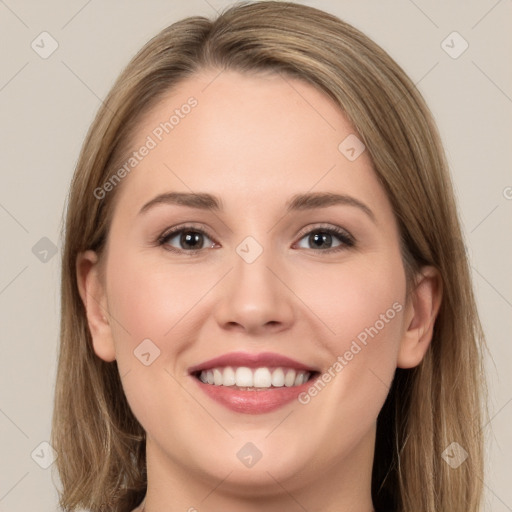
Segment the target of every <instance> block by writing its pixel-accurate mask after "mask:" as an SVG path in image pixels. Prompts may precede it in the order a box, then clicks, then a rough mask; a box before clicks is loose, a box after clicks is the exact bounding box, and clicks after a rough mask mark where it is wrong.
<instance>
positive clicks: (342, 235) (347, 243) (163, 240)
mask: <svg viewBox="0 0 512 512" xmlns="http://www.w3.org/2000/svg"><path fill="white" fill-rule="evenodd" d="M187 231H188V232H191V233H199V234H202V235H206V236H207V237H208V238H209V239H210V240H212V241H213V242H214V243H217V242H216V241H215V238H214V237H213V236H211V235H210V234H209V233H208V231H206V230H204V229H202V228H196V227H194V226H190V225H188V226H187V225H185V226H178V227H176V228H173V229H172V230H170V231H166V232H164V233H163V234H162V235H160V236H159V237H158V239H157V240H156V243H157V245H158V246H165V245H166V244H167V242H168V241H169V240H171V239H172V238H174V236H175V235H176V234H179V233H182V232H187ZM313 233H324V234H328V235H335V236H336V237H337V238H338V239H339V240H340V242H341V244H340V245H338V246H336V247H332V248H330V249H318V250H316V249H308V250H310V251H315V252H323V253H328V254H333V253H337V252H339V251H343V250H347V249H350V248H352V247H354V246H355V245H356V240H355V238H354V237H353V236H352V235H351V234H350V233H348V232H347V231H345V230H344V229H341V228H339V227H336V226H321V225H320V226H317V227H315V228H313V229H310V230H309V231H306V232H304V233H300V235H299V236H300V238H299V239H298V241H299V242H300V241H301V240H302V239H303V238H304V237H305V236H307V235H311V234H313ZM164 248H165V250H167V251H171V252H174V253H178V254H183V253H185V254H188V255H189V256H194V255H196V254H198V253H199V252H201V251H203V250H204V249H191V250H189V251H186V250H184V249H176V248H175V247H172V246H170V245H169V246H166V247H164Z"/></svg>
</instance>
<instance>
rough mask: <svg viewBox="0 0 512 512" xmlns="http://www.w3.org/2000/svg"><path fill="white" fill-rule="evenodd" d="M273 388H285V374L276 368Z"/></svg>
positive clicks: (273, 375)
mask: <svg viewBox="0 0 512 512" xmlns="http://www.w3.org/2000/svg"><path fill="white" fill-rule="evenodd" d="M272 386H274V387H276V388H282V387H283V386H284V372H283V369H282V368H276V369H275V370H274V371H273V372H272Z"/></svg>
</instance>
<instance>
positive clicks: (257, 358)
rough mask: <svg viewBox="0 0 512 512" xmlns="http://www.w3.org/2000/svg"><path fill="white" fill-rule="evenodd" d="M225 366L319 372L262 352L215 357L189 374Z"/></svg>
mask: <svg viewBox="0 0 512 512" xmlns="http://www.w3.org/2000/svg"><path fill="white" fill-rule="evenodd" d="M223 366H235V367H239V366H246V367H248V368H261V367H272V366H276V367H277V366H280V367H285V368H294V369H296V370H304V371H308V372H316V371H318V370H317V369H316V368H313V367H312V366H309V365H307V364H304V363H301V362H299V361H296V360H295V359H292V358H290V357H287V356H283V355H281V354H275V353H273V352H260V353H259V354H251V353H248V352H230V353H228V354H224V355H222V356H219V357H214V358H213V359H209V360H208V361H204V362H202V363H199V364H197V365H195V366H191V367H190V368H189V369H188V371H189V373H191V374H192V373H196V372H199V371H201V370H210V369H212V368H218V367H223Z"/></svg>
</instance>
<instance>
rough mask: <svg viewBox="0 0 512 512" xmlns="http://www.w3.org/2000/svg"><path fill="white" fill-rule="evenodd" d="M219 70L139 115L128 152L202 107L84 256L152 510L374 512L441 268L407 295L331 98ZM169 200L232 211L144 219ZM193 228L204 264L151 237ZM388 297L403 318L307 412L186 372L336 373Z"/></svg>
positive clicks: (380, 212)
mask: <svg viewBox="0 0 512 512" xmlns="http://www.w3.org/2000/svg"><path fill="white" fill-rule="evenodd" d="M218 73H219V71H218V70H206V71H203V72H201V73H200V74H197V75H195V76H194V77H192V78H189V79H187V80H186V81H184V82H182V83H181V84H180V85H179V87H177V88H175V89H173V90H172V91H170V92H169V93H168V94H167V95H166V96H165V97H164V98H163V99H162V100H161V101H160V103H159V104H158V105H157V106H156V107H154V108H153V109H152V110H151V111H150V112H148V113H147V115H146V116H145V117H144V118H143V119H142V121H141V122H140V124H139V127H138V129H137V132H136V134H135V137H134V141H133V142H134V143H133V147H134V149H135V148H139V147H140V146H141V145H142V144H143V143H144V141H145V140H146V137H147V136H148V135H150V134H151V133H152V131H153V130H154V128H155V127H156V126H158V125H159V123H161V122H162V121H164V120H166V119H168V117H169V114H168V113H169V112H172V111H173V110H174V109H175V108H179V107H180V105H182V104H184V103H186V101H187V99H188V98H189V97H190V96H194V97H195V98H196V99H197V101H198V105H197V107H195V108H194V109H193V110H192V111H191V112H190V114H188V115H187V116H185V117H184V118H183V119H181V120H180V123H179V125H177V126H176V127H175V129H174V130H173V131H172V132H171V133H169V134H168V135H166V136H165V138H164V139H163V140H162V141H161V142H160V143H159V144H158V146H157V147H156V148H155V149H153V150H151V151H150V153H149V154H148V155H147V156H146V157H145V158H144V159H143V161H142V162H141V163H140V164H139V165H138V166H137V167H136V168H135V169H134V170H133V171H131V173H130V174H129V175H128V176H127V177H125V178H124V180H123V182H122V185H120V189H119V190H117V193H118V194H119V195H118V197H117V203H116V207H115V211H114V216H113V220H112V225H111V229H110V232H109V237H108V241H107V250H106V253H105V254H104V256H103V259H102V260H98V258H97V255H96V254H95V253H94V252H92V251H86V252H84V253H83V254H81V255H80V256H79V258H78V259H77V274H78V279H79V287H80V293H81V296H82V298H83V301H84V304H85V305H86V310H87V317H88V321H89V326H90V329H91V333H92V337H93V344H94V350H95V353H96V354H97V355H98V357H100V358H102V359H104V360H105V361H113V360H117V364H118V366H119V371H120V375H121V378H122V382H123V387H124V391H125V393H126V396H127V399H128V402H129V404H130V406H131V408H132V410H133V412H134V414H135V416H136V417H137V419H138V420H139V421H140V423H141V424H142V426H143V427H144V429H145V431H146V432H147V462H148V491H147V495H146V504H145V507H146V509H145V510H146V512H154V511H157V510H169V511H171V510H172V511H178V510H194V509H193V508H191V507H194V508H195V509H197V510H199V511H201V512H203V511H205V512H207V511H209V512H213V511H218V510H222V511H224V512H235V511H244V512H252V511H256V510H258V511H260V510H262V509H264V510H266V511H269V512H274V511H275V512H277V511H280V512H282V511H290V512H293V511H300V510H304V509H306V510H308V511H311V512H313V511H322V512H330V511H337V512H339V511H341V510H342V511H344V512H348V511H350V512H370V511H372V510H373V506H372V500H371V492H370V489H371V487H370V485H371V470H372V463H373V454H374V446H375V434H376V419H377V416H378V413H379V411H380V409H381V407H382V405H383V403H384V401H385V398H386V396H387V393H388V389H389V386H390V385H391V382H392V379H393V375H394V371H395V369H396V368H397V367H402V368H411V367H413V366H416V365H418V364H419V363H420V362H421V360H422V358H423V356H424V354H425V352H426V350H427V348H428V346H429V343H430V341H431V338H432V329H433V325H434V321H435V317H436V315H437V312H438V309H439V304H440V300H441V287H440V280H439V275H438V273H437V272H436V271H435V270H434V269H433V268H431V267H424V268H423V269H422V273H421V275H418V285H417V286H416V288H415V289H414V290H413V292H412V293H411V294H410V295H409V296H408V297H407V296H406V281H405V273H404V267H403V264H402V260H401V255H400V250H399V233H398V228H397V223H396V220H395V217H394V213H393V210H392V207H391V204H390V202H389V200H388V198H387V196H386V194H385V192H384V189H383V188H382V186H381V185H380V184H379V182H378V180H377V177H376V175H375V172H374V170H373V168H372V162H371V160H370V158H369V155H368V153H367V152H366V151H365V152H363V153H362V154H361V155H360V156H359V157H358V158H357V159H356V160H355V161H353V162H351V161H349V160H348V159H347V158H345V156H344V155H343V154H342V153H341V152H340V151H339V150H338V145H339V144H340V142H341V141H343V140H344V139H345V138H346V137H347V136H348V135H349V134H353V133H355V130H354V129H353V127H352V126H351V125H350V124H349V122H348V121H347V120H346V118H345V117H344V115H343V114H342V112H341V111H340V110H339V108H337V107H336V105H335V104H334V103H333V102H332V101H331V100H330V99H329V98H328V97H327V96H325V95H324V94H323V93H321V92H319V91H318V90H316V89H315V88H313V87H312V86H310V85H308V84H306V83H303V82H301V81H299V80H297V79H290V78H286V79H284V78H283V77H280V76H277V75H272V74H258V75H255V74H251V75H247V74H239V73H236V72H233V71H224V72H222V73H221V74H220V75H219V76H217V75H218ZM215 77H216V78H215ZM170 191H176V192H190V191H194V192H207V193H211V194H214V195H216V196H219V197H220V198H221V200H222V204H223V206H224V211H223V212H215V213H214V212H211V211H202V210H198V209H193V208H190V207H184V206H180V205H169V204H160V205H158V206H156V207H154V208H152V209H150V210H148V211H147V212H146V213H145V214H142V215H139V214H138V212H139V210H140V209H141V207H142V206H143V205H144V204H145V203H146V202H148V201H149V200H151V199H152V198H153V197H155V196H156V195H158V194H161V193H163V192H170ZM305 192H332V193H339V194H347V195H350V196H352V197H354V198H357V199H358V200H359V201H361V202H363V203H365V204H366V205H367V206H368V207H369V208H371V210H372V211H373V213H374V216H375V222H374V221H372V219H371V218H370V217H369V216H368V215H367V214H365V213H364V212H363V211H362V210H361V209H359V208H356V207H354V206H349V205H334V206H330V207H327V208H316V209H313V210H305V211H297V212H293V213H292V214H287V213H286V211H285V203H286V201H287V200H288V199H289V198H290V197H291V196H292V195H294V194H298V193H305ZM190 222H193V223H194V228H201V229H205V230H207V232H208V233H209V234H211V235H212V236H211V237H210V238H211V240H210V238H205V239H204V243H203V245H200V243H201V242H199V247H203V248H202V249H201V251H199V252H198V253H197V254H196V255H193V256H190V255H189V254H187V253H186V251H187V250H189V251H190V249H187V248H188V247H189V246H187V245H185V246H183V245H180V242H179V236H178V237H175V238H174V239H172V241H169V242H168V244H171V243H172V246H173V247H174V248H176V249H177V250H179V249H182V253H181V254H179V253H173V252H171V251H169V250H168V249H166V248H165V246H158V245H157V244H155V243H154V242H155V240H156V239H157V238H158V236H159V235H161V234H162V233H164V232H165V231H166V230H168V228H169V227H173V226H178V225H180V224H183V223H190ZM325 226H339V227H341V228H343V229H345V230H346V231H348V232H349V233H350V234H351V235H352V236H353V237H354V238H355V239H356V245H355V247H348V246H343V248H342V250H340V251H338V252H331V253H328V252H326V249H322V248H320V249H319V248H316V247H315V245H314V244H313V243H312V242H311V241H310V239H309V237H308V235H309V233H310V232H311V231H314V232H318V231H320V232H322V229H321V227H325ZM315 230H316V231H315ZM247 236H251V237H253V238H254V239H255V240H257V242H258V243H259V244H260V246H261V247H262V248H263V252H262V254H261V255H260V256H259V257H258V258H257V259H256V260H255V261H254V262H253V263H250V264H249V263H247V262H246V261H245V260H244V259H242V258H241V257H240V256H239V255H238V253H237V252H236V248H237V246H238V245H239V244H240V242H241V241H242V240H244V239H245V238H246V237H247ZM340 243H342V242H340V240H338V239H337V238H335V237H333V239H332V246H339V244H340ZM212 244H213V248H212V247H211V245H212ZM335 248H336V247H335ZM100 265H103V266H104V270H105V280H104V281H103V280H102V279H101V277H100V274H99V269H100ZM395 302H397V303H399V304H400V305H402V306H403V307H402V309H401V311H400V312H398V313H396V316H394V318H393V319H392V320H390V321H389V322H388V323H386V324H385V327H384V328H382V329H381V330H380V331H379V332H378V334H377V335H375V336H374V337H373V338H369V341H368V344H367V345H366V346H365V347H364V348H363V349H362V350H361V351H360V352H359V353H358V354H357V355H355V356H354V358H353V359H352V360H351V361H350V362H349V363H348V364H347V365H346V366H345V367H344V368H343V370H342V371H341V372H339V373H337V374H336V377H335V378H333V379H332V380H331V382H330V383H328V384H327V386H326V387H325V388H324V389H323V390H322V391H321V392H320V393H318V395H317V396H315V397H313V398H312V399H311V401H310V402H309V403H308V404H307V405H302V404H300V403H298V402H296V401H293V402H292V403H290V404H288V405H286V406H284V407H283V408H280V409H278V410H276V411H273V412H269V413H265V414H259V415H249V414H242V413H236V412H233V411H231V410H228V409H226V408H225V407H223V406H222V405H220V404H218V403H216V402H214V401H212V400H211V399H210V398H209V397H207V396H206V395H205V394H204V393H203V392H202V391H201V390H200V389H199V388H198V386H197V385H196V383H195V382H194V381H193V379H194V378H193V377H191V376H190V375H189V374H188V372H187V368H189V367H190V366H192V365H195V364H198V363H200V362H202V361H205V360H207V359H210V358H212V357H216V356H219V355H222V354H225V353H227V352H232V351H247V352H253V353H254V352H256V353H257V352H263V351H265V352H267V351H268V352H277V353H279V354H283V355H285V356H289V357H292V358H294V359H296V360H299V361H301V362H304V363H306V364H309V365H312V366H314V367H317V368H320V369H322V371H327V369H328V368H329V367H331V366H332V365H333V363H334V362H335V361H336V360H337V357H338V356H339V355H343V354H344V353H345V352H346V351H347V350H348V349H349V348H350V346H351V343H352V341H353V340H354V339H356V337H357V335H358V334H359V333H361V332H362V331H364V329H365V328H366V327H369V326H372V325H374V324H375V322H376V321H377V320H378V319H379V315H381V314H383V313H385V312H386V311H387V310H388V309H389V308H392V305H393V303H395ZM147 338H149V339H151V340H152V342H153V343H154V344H155V345H157V346H158V348H159V349H160V351H161V352H160V356H159V357H158V358H157V359H155V360H154V362H153V363H152V364H150V365H149V366H145V365H143V364H141V362H140V361H139V360H138V359H137V358H136V357H135V356H134V354H133V351H134V350H135V349H136V348H137V346H138V345H139V344H140V343H141V341H142V340H144V339H147ZM247 442H252V443H253V444H254V445H256V446H257V448H258V449H259V451H260V452H261V453H262V458H261V459H260V461H259V462H258V463H257V464H256V465H254V466H253V467H252V468H247V467H245V466H244V465H243V464H242V463H241V462H240V460H239V459H238V458H237V456H236V454H237V452H238V450H240V448H241V447H242V446H244V445H245V443H247ZM256 498H257V499H256Z"/></svg>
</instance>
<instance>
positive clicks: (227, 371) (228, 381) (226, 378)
mask: <svg viewBox="0 0 512 512" xmlns="http://www.w3.org/2000/svg"><path fill="white" fill-rule="evenodd" d="M201 373H202V372H201ZM222 377H223V382H222V385H223V386H234V385H235V384H236V379H235V370H233V368H231V366H226V368H224V373H223V376H222Z"/></svg>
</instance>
